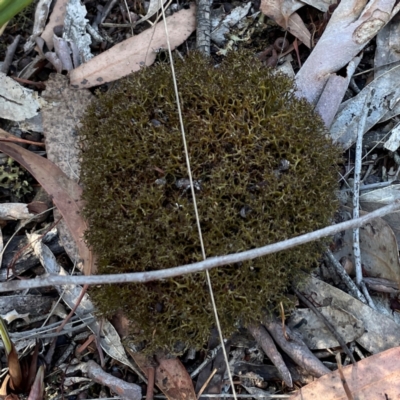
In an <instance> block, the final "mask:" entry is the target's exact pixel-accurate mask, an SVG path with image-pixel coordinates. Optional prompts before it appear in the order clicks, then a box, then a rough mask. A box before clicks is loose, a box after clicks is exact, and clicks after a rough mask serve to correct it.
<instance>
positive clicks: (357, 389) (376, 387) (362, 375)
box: [290, 347, 400, 400]
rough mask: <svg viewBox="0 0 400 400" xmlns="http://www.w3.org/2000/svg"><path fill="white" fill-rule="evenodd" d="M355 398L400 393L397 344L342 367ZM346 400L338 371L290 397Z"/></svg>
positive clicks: (369, 399) (373, 398)
mask: <svg viewBox="0 0 400 400" xmlns="http://www.w3.org/2000/svg"><path fill="white" fill-rule="evenodd" d="M343 374H344V378H345V380H346V382H347V384H348V386H349V388H350V392H351V394H352V395H353V398H354V399H363V400H377V399H395V398H397V397H398V394H399V393H400V347H395V348H393V349H389V350H386V351H385V352H383V353H380V354H376V355H374V356H371V357H368V358H366V359H364V360H361V361H359V362H358V363H357V364H356V365H349V366H347V367H344V368H343ZM311 399H313V400H315V399H324V400H348V397H347V395H346V392H345V390H344V388H343V384H342V381H341V379H340V375H339V372H338V371H334V372H332V373H330V374H326V375H324V376H322V377H321V378H319V379H318V380H316V381H315V382H312V383H310V384H308V385H307V386H304V387H302V388H301V389H300V390H299V391H297V392H296V393H295V394H293V395H292V396H290V400H311Z"/></svg>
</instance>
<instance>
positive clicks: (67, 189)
mask: <svg viewBox="0 0 400 400" xmlns="http://www.w3.org/2000/svg"><path fill="white" fill-rule="evenodd" d="M2 136H3V135H2V132H1V131H0V138H1V137H2ZM0 150H1V151H2V152H3V153H5V154H7V155H8V156H10V157H11V158H13V159H14V160H15V161H17V162H18V163H19V164H21V165H22V166H23V167H24V168H25V169H27V170H28V171H29V172H30V173H31V174H32V175H33V176H34V177H35V179H36V180H37V181H38V182H39V183H40V184H41V185H42V187H43V188H44V189H45V190H46V192H47V193H49V195H51V196H52V198H53V201H54V203H55V205H56V206H57V208H58V209H59V211H60V212H61V214H62V216H63V219H64V221H65V223H66V224H67V226H68V228H69V230H70V232H71V234H72V236H73V238H74V240H75V242H76V245H77V246H78V249H79V255H80V258H81V261H82V264H83V272H84V273H85V274H86V275H90V273H91V272H92V273H95V271H94V268H95V263H94V256H93V254H92V252H91V251H90V250H89V248H88V247H87V246H86V243H85V241H84V239H83V234H84V232H85V230H86V229H87V225H86V222H85V220H84V219H83V217H82V215H81V212H82V208H83V201H82V200H81V197H82V188H81V187H80V186H79V185H78V184H77V183H76V182H74V181H72V180H70V179H68V177H67V176H66V175H65V174H64V173H63V172H62V171H61V170H60V168H58V167H57V166H56V165H54V164H53V163H52V162H51V161H49V160H47V159H46V158H43V157H40V156H38V155H36V154H34V153H32V152H31V151H28V150H25V149H23V148H22V147H20V146H18V145H15V144H13V143H6V142H0Z"/></svg>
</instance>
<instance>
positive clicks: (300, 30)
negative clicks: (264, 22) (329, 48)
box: [260, 0, 311, 47]
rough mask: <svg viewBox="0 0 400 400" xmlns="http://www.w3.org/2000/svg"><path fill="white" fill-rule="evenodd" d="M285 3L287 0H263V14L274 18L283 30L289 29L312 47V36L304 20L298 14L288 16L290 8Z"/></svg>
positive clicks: (261, 6) (261, 8) (261, 7)
mask: <svg viewBox="0 0 400 400" xmlns="http://www.w3.org/2000/svg"><path fill="white" fill-rule="evenodd" d="M284 3H285V0H261V5H260V10H261V12H262V13H263V14H265V15H266V16H268V17H270V18H272V19H273V20H274V21H275V22H276V23H277V24H278V25H280V26H281V27H282V28H283V29H287V30H288V31H289V32H290V33H291V34H292V35H294V36H295V37H297V38H298V39H299V40H300V41H302V42H303V43H304V44H305V45H306V46H307V47H310V46H311V34H310V32H309V31H308V29H307V28H306V26H305V25H304V22H303V20H302V19H301V18H300V16H299V15H298V14H297V13H293V14H291V15H290V16H288V15H287V14H288V9H290V6H289V8H288V7H287V5H285V4H284ZM284 10H285V11H284ZM284 12H285V15H284Z"/></svg>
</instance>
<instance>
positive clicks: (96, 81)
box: [70, 4, 196, 89]
mask: <svg viewBox="0 0 400 400" xmlns="http://www.w3.org/2000/svg"><path fill="white" fill-rule="evenodd" d="M195 15H196V7H195V6H194V4H191V6H190V8H189V9H187V10H185V9H183V10H181V11H178V12H176V13H175V14H173V15H172V16H170V17H168V18H166V22H167V26H168V36H169V42H170V44H171V48H172V49H175V48H176V47H177V46H179V45H180V44H182V43H183V42H184V41H185V40H186V39H187V38H188V37H189V36H190V34H191V33H192V32H194V30H195V29H196V17H195ZM159 48H163V49H166V48H168V44H167V39H166V35H165V30H164V21H161V22H159V23H158V24H157V25H156V26H154V27H152V28H149V29H147V30H145V31H144V32H142V33H141V34H139V35H137V36H134V37H131V38H129V39H127V40H124V41H123V42H121V43H119V44H117V45H115V46H113V47H112V48H111V49H109V50H107V51H105V52H104V53H101V54H99V55H98V56H96V57H94V58H92V59H91V60H89V61H88V62H86V63H85V64H82V65H80V66H79V67H78V68H75V69H74V70H72V71H71V72H70V80H71V86H72V87H73V88H75V89H82V88H90V87H92V86H96V85H100V84H102V83H106V82H111V81H114V80H116V79H120V78H122V77H124V76H126V75H129V74H130V73H132V72H136V71H139V69H140V68H142V67H144V66H145V65H151V64H153V62H154V60H155V59H156V56H157V53H156V52H155V51H154V50H156V49H159Z"/></svg>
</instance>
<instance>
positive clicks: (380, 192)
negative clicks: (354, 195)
mask: <svg viewBox="0 0 400 400" xmlns="http://www.w3.org/2000/svg"><path fill="white" fill-rule="evenodd" d="M399 198H400V185H390V186H388V187H385V188H382V189H376V190H373V191H371V192H367V193H363V194H362V195H361V196H360V205H361V207H362V208H363V210H366V211H368V212H371V211H374V210H376V209H377V208H379V207H383V206H385V205H388V204H391V203H392V202H393V201H395V200H397V199H399ZM383 219H384V220H385V221H386V222H387V223H388V224H389V225H390V227H391V228H392V230H393V232H394V234H395V236H396V240H397V245H399V243H400V213H399V212H395V213H391V214H388V215H385V216H384V217H383Z"/></svg>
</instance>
